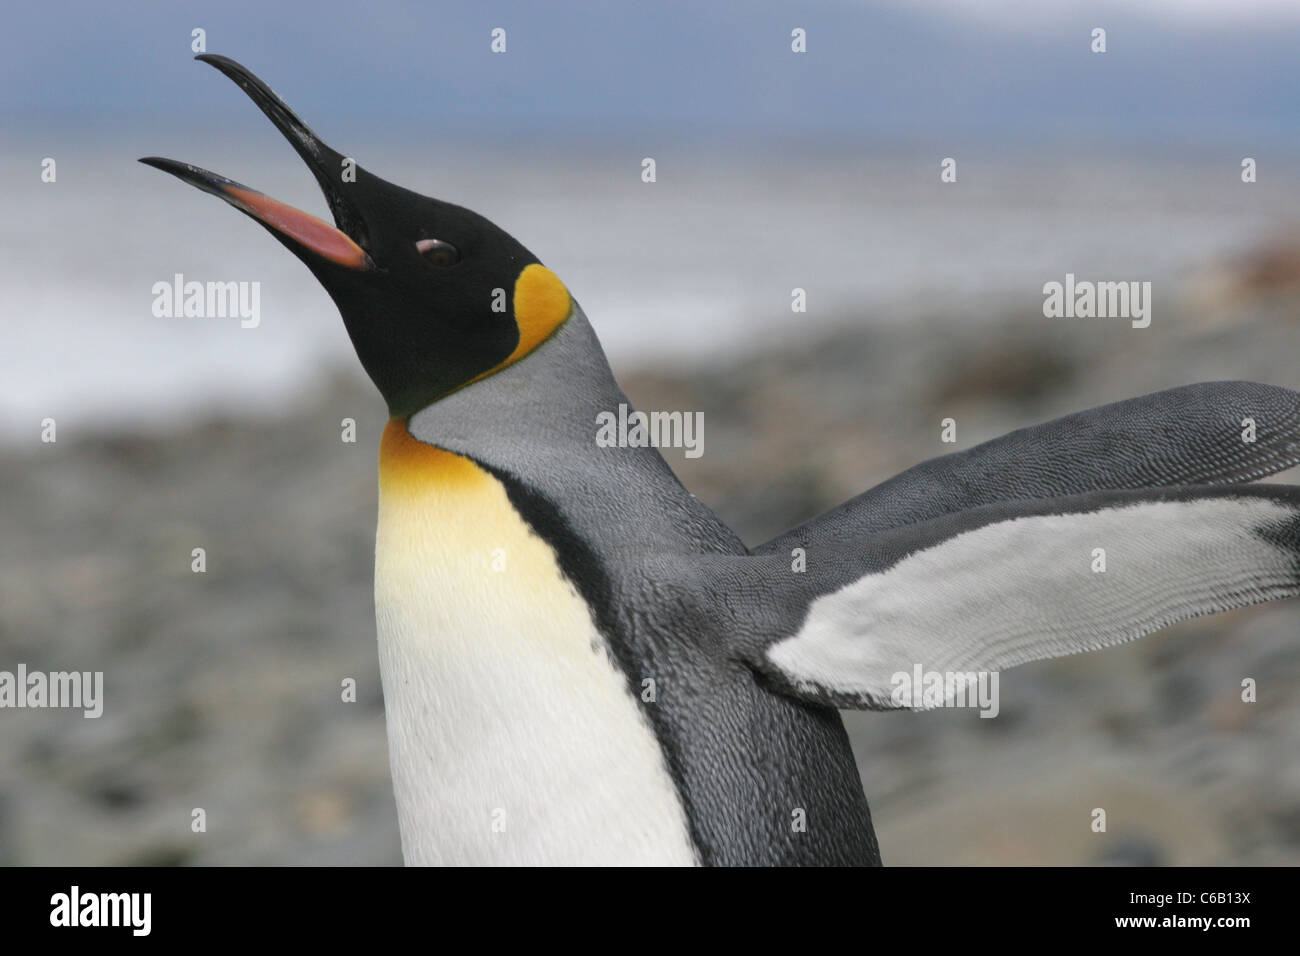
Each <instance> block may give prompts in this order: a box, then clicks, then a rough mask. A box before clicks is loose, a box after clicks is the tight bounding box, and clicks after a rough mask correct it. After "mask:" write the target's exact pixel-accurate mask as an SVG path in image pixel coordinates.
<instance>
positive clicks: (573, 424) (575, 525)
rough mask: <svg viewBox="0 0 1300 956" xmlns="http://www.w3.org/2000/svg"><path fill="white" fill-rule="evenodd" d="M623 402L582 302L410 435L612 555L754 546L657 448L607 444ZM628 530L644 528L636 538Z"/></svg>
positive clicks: (422, 417) (435, 408) (416, 422)
mask: <svg viewBox="0 0 1300 956" xmlns="http://www.w3.org/2000/svg"><path fill="white" fill-rule="evenodd" d="M620 406H623V408H624V409H630V403H629V402H628V399H627V396H626V395H625V394H624V393H623V391H622V389H621V388H619V385H618V383H617V381H616V380H615V379H614V374H613V372H612V371H611V370H610V367H609V363H608V362H607V360H606V358H605V353H604V350H603V349H602V348H601V345H600V342H599V341H598V340H597V338H596V334H595V332H594V331H593V330H592V328H591V325H590V323H589V322H588V321H587V318H586V316H585V315H584V314H583V312H582V309H581V308H580V307H579V306H578V305H577V303H576V302H575V303H574V305H573V312H572V314H571V315H570V316H569V318H568V319H567V320H566V321H565V322H564V323H563V324H562V325H561V326H560V327H559V328H558V329H556V331H555V333H554V334H553V335H551V337H550V338H548V339H547V340H546V341H544V342H543V343H541V345H539V346H538V347H537V348H536V349H535V350H534V351H533V352H531V353H530V354H529V355H528V356H527V357H525V358H524V359H522V360H520V361H519V362H517V363H515V364H513V365H511V366H509V367H507V368H504V369H502V370H501V371H499V372H497V373H496V374H494V375H492V376H490V377H488V378H485V379H483V380H481V381H478V382H475V383H474V384H472V385H470V386H468V387H466V388H464V389H461V390H460V391H458V392H455V393H453V394H451V395H448V396H447V397H446V398H444V399H442V400H441V401H439V402H436V403H435V404H433V405H430V406H429V407H427V408H425V409H423V410H421V411H420V412H417V413H416V414H415V415H412V416H411V418H410V419H409V420H408V422H407V429H408V430H409V432H410V434H411V435H412V436H414V438H415V439H417V440H419V441H421V442H425V443H428V444H430V445H434V446H436V447H438V448H441V449H444V450H446V451H449V452H452V453H454V454H457V455H461V456H464V457H466V458H469V459H471V460H472V461H474V462H476V463H478V464H479V465H480V466H481V467H482V468H484V469H485V470H487V471H489V472H490V473H492V474H493V475H495V476H496V477H497V478H498V479H500V480H501V481H502V482H503V483H505V484H506V485H507V487H508V488H511V489H512V490H514V491H517V492H519V493H520V494H521V495H525V496H528V497H530V498H534V499H537V500H539V501H544V502H545V503H546V505H547V507H548V508H553V509H554V510H555V511H556V512H557V513H559V514H560V517H561V518H562V520H563V521H564V523H565V524H566V525H569V526H570V528H571V529H572V530H573V531H576V532H577V533H578V534H580V535H581V536H582V537H584V538H585V539H586V540H588V541H589V542H590V543H593V544H597V545H601V546H602V550H603V551H605V552H607V553H608V552H617V551H620V550H623V549H624V548H629V547H630V548H634V549H639V550H642V551H644V550H645V549H646V548H651V549H654V550H661V551H664V552H674V551H681V550H698V549H699V548H700V547H701V544H702V543H703V545H704V547H705V549H706V550H721V551H729V552H730V551H736V550H743V545H741V544H740V542H739V540H738V539H736V538H735V536H734V535H733V534H732V533H731V532H730V531H729V530H728V529H727V528H726V527H725V526H724V525H722V524H721V522H719V521H718V520H717V518H716V517H714V516H713V514H712V512H710V511H709V510H708V508H706V507H705V506H704V505H702V504H701V503H700V502H698V501H697V500H696V499H695V497H694V496H693V495H691V494H690V493H689V492H687V491H686V489H685V488H683V487H682V484H681V482H680V481H678V479H677V476H676V475H675V474H673V471H672V469H671V468H669V467H668V463H667V462H666V461H664V459H663V456H662V455H660V453H659V451H658V449H656V448H653V447H648V446H646V447H601V446H600V445H599V444H598V442H597V434H598V431H599V428H600V425H601V422H602V421H603V420H604V418H603V417H602V416H606V417H607V416H608V415H610V414H611V413H612V414H613V415H615V416H618V415H619V413H620ZM615 517H617V519H619V520H617V521H611V520H610V519H611V518H615ZM615 525H617V526H618V527H614V526H615ZM619 527H621V528H622V529H623V533H622V534H620V532H619ZM629 528H634V529H636V536H635V538H634V539H631V540H629V539H628V538H627V537H626V530H627V529H629Z"/></svg>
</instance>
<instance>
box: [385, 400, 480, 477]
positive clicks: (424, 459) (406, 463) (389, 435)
mask: <svg viewBox="0 0 1300 956" xmlns="http://www.w3.org/2000/svg"><path fill="white" fill-rule="evenodd" d="M491 480H492V476H491V475H489V474H487V472H485V471H483V469H481V468H479V466H478V465H476V464H474V462H472V461H470V460H469V459H468V458H464V457H462V456H460V455H457V454H455V453H454V452H450V451H445V450H443V449H441V448H437V447H435V446H434V445H430V444H427V443H426V442H422V441H420V440H419V439H417V438H413V437H411V433H410V432H409V431H407V430H406V422H405V421H404V420H402V419H400V418H393V419H389V422H388V424H387V425H385V426H384V434H383V437H382V438H380V440H379V492H380V494H381V495H383V496H385V497H387V496H406V495H419V494H425V493H428V492H430V491H433V490H435V489H438V490H441V491H452V490H455V489H469V488H473V487H475V486H477V485H480V484H484V483H486V482H490V481H491Z"/></svg>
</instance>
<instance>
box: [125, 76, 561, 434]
mask: <svg viewBox="0 0 1300 956" xmlns="http://www.w3.org/2000/svg"><path fill="white" fill-rule="evenodd" d="M196 59H199V60H202V61H203V62H205V63H208V64H210V65H212V66H214V67H216V68H217V69H218V70H220V71H221V72H222V73H224V74H226V76H228V77H230V78H231V79H232V80H234V81H235V82H236V83H237V84H238V85H239V86H240V87H241V88H242V89H243V90H244V92H245V93H247V94H248V95H249V97H250V98H251V99H252V100H253V101H254V102H255V103H256V104H257V105H258V106H259V107H260V108H261V109H262V111H263V112H264V113H265V114H266V115H267V116H268V117H269V118H270V120H271V122H272V123H274V124H275V126H276V128H277V129H279V130H280V132H281V133H283V134H284V136H285V138H286V139H288V140H289V142H290V143H291V144H292V145H293V147H294V149H296V150H297V152H298V154H299V155H300V156H301V157H302V159H303V160H304V161H305V162H306V163H307V165H308V167H309V168H310V169H311V171H312V173H313V174H314V175H315V176H316V180H317V182H318V183H319V184H320V187H321V189H322V191H323V192H324V193H325V199H326V201H327V202H328V203H329V207H330V211H331V213H332V214H333V217H334V223H335V224H334V225H333V226H331V225H330V224H329V223H327V222H324V221H323V220H321V219H317V218H316V217H315V216H312V215H310V214H309V213H305V212H302V211H301V210H298V209H295V208H293V207H292V206H289V205H286V204H285V203H282V202H279V201H278V200H276V199H272V198H271V197H270V196H267V195H265V194H264V193H260V192H257V191H256V190H253V189H250V188H248V187H247V186H243V185H241V184H239V183H237V182H235V181H233V180H230V179H227V178H225V177H224V176H219V175H217V174H216V173H212V172H209V171H207V170H205V169H200V168H199V167H197V166H191V165H189V164H188V163H179V162H176V161H175V160H170V159H160V158H157V157H148V158H145V159H142V160H141V162H142V163H146V164H148V165H150V166H153V167H156V168H158V169H161V170H163V171H165V172H168V173H171V174H172V175H174V176H176V177H177V178H179V179H182V180H184V181H185V182H187V183H190V184H191V185H193V186H196V187H198V188H199V189H202V190H203V191H205V192H208V193H211V194H213V195H215V196H217V197H219V198H221V199H224V200H225V201H226V202H228V203H230V204H231V205H232V206H234V207H235V208H237V209H239V210H240V211H241V212H243V213H245V214H246V215H248V216H251V217H252V218H253V219H255V220H257V221H258V222H259V223H261V224H262V225H263V226H265V227H266V229H267V230H268V231H269V232H270V233H271V234H272V235H273V236H275V237H276V239H278V240H279V241H280V242H281V243H282V244H283V245H284V246H285V247H286V248H288V249H289V250H290V251H291V252H292V253H293V254H294V255H296V256H297V257H298V258H299V259H301V260H302V261H303V262H304V263H305V264H306V265H307V267H308V268H309V269H311V271H312V273H313V274H314V275H315V276H316V278H317V279H318V280H319V281H320V283H321V285H323V286H324V287H325V289H326V291H327V292H328V293H329V294H330V296H331V298H333V299H334V302H335V304H336V305H337V306H338V308H339V312H340V313H341V314H342V316H343V321H344V324H345V325H346V326H347V330H348V335H349V337H350V338H351V339H352V344H353V346H354V347H355V349H356V351H357V355H358V357H359V358H360V359H361V364H362V365H363V366H364V368H365V370H366V372H367V374H368V375H369V376H370V378H371V380H372V381H373V382H374V383H375V385H376V387H378V389H379V391H380V393H381V394H382V395H383V396H384V399H385V401H386V402H387V403H388V409H389V413H390V414H391V415H392V416H393V417H395V418H406V417H409V416H410V415H412V414H414V413H415V412H417V411H419V410H420V409H422V408H424V407H426V406H428V405H430V404H432V403H433V402H435V401H437V400H438V399H439V398H442V397H443V396H444V395H447V394H449V393H450V392H453V391H455V390H457V389H459V388H461V387H463V386H465V385H468V384H470V383H472V382H476V381H478V380H480V379H483V378H486V377H488V376H489V375H491V374H493V373H494V372H496V371H499V370H500V369H502V368H504V367H505V366H507V365H510V364H512V363H513V362H515V361H518V360H519V359H521V358H523V357H524V356H525V355H527V354H528V353H529V352H531V351H532V350H533V349H534V348H536V347H537V346H538V345H539V344H541V342H542V341H544V340H545V339H546V338H547V337H548V336H549V335H550V334H551V333H552V332H553V331H555V329H556V328H558V327H559V326H560V325H561V324H562V323H563V322H564V321H565V319H567V318H568V317H569V315H570V313H571V311H572V308H573V303H572V300H571V299H570V296H569V293H568V290H567V289H566V288H565V287H564V285H563V283H561V282H560V280H559V279H558V278H556V276H555V275H554V274H553V273H551V272H550V270H548V269H546V268H545V267H544V266H543V265H542V264H541V263H540V262H538V260H537V257H536V256H534V255H533V254H532V253H530V252H529V251H528V250H527V249H525V248H524V247H523V245H521V244H520V243H519V242H518V241H516V240H515V239H514V238H513V237H512V236H510V235H509V234H508V233H507V232H505V230H503V229H501V228H499V227H497V226H496V225H494V224H493V223H491V222H490V221H488V220H487V219H485V218H484V217H483V216H480V215H479V214H477V213H475V212H472V211H470V210H468V209H465V208H463V207H461V206H456V205H453V204H452V203H448V202H443V201H441V200H438V199H431V198H429V197H427V196H421V195H419V194H418V193H414V192H411V191H410V190H408V189H403V188H402V187H401V186H396V185H394V184H392V183H389V182H386V181H385V180H383V179H380V178H379V177H378V176H375V175H373V174H371V173H369V172H367V171H366V170H364V169H362V168H361V167H359V166H358V165H356V163H355V162H354V161H353V160H351V159H350V158H348V157H345V156H344V155H343V154H341V153H338V152H336V151H335V150H333V149H331V148H330V147H328V146H326V145H325V144H324V143H323V142H322V141H321V140H320V138H319V137H317V136H316V134H315V133H313V132H312V131H311V130H310V129H309V128H308V127H307V126H306V124H304V123H303V122H302V120H300V119H299V118H298V117H297V115H295V114H294V112H293V111H292V110H290V109H289V107H288V106H287V105H285V103H284V102H283V101H282V100H281V99H280V98H279V97H278V96H277V95H276V94H275V93H273V92H272V91H271V89H270V88H269V87H268V86H267V85H266V84H265V83H263V82H262V81H261V80H260V79H258V78H257V77H256V76H254V75H253V74H252V73H251V72H249V71H248V70H247V69H245V68H244V67H243V66H241V65H240V64H238V63H236V62H235V61H234V60H231V59H228V58H227V57H221V56H215V55H211V54H200V55H199V56H198V57H196Z"/></svg>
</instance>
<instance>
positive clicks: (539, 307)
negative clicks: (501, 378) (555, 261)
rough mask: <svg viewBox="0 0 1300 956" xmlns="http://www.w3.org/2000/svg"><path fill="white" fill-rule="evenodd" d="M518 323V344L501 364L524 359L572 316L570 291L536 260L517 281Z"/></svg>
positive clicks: (516, 315) (516, 313) (516, 320)
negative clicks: (570, 314) (570, 313)
mask: <svg viewBox="0 0 1300 956" xmlns="http://www.w3.org/2000/svg"><path fill="white" fill-rule="evenodd" d="M514 301H515V322H516V324H518V326H519V344H518V345H516V346H515V350H514V351H513V352H511V353H510V357H509V358H508V359H506V360H505V361H504V362H502V363H501V365H502V366H504V365H509V364H510V363H511V362H515V361H518V360H519V359H521V358H523V357H524V356H525V355H527V354H528V353H529V352H531V351H532V350H533V349H535V348H537V346H539V345H541V343H542V341H543V340H544V339H545V338H546V337H547V336H548V335H550V334H551V333H552V332H554V331H555V329H556V327H557V326H558V325H559V324H560V323H561V322H563V321H564V320H565V319H567V318H568V317H569V312H570V311H571V310H572V309H573V302H572V300H570V298H569V290H568V289H566V288H565V287H564V283H563V282H561V281H560V280H559V278H557V277H556V275H555V273H554V272H552V271H551V270H550V269H548V268H546V266H544V265H541V264H539V263H536V262H534V263H533V264H532V265H530V266H528V267H527V268H525V269H524V271H523V272H521V273H519V278H518V279H516V280H515V299H514Z"/></svg>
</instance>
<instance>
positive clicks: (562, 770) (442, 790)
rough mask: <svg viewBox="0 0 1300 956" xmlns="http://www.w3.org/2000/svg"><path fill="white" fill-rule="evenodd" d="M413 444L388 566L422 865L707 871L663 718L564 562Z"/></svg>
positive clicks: (407, 825)
mask: <svg viewBox="0 0 1300 956" xmlns="http://www.w3.org/2000/svg"><path fill="white" fill-rule="evenodd" d="M391 428H392V426H391V425H390V429H391ZM413 441H414V440H413V439H410V438H409V436H407V435H406V434H405V429H404V428H403V429H402V434H401V435H400V436H392V439H391V441H390V436H389V434H388V433H387V432H386V433H385V448H384V450H383V453H382V454H381V482H380V485H381V492H380V507H379V530H378V537H377V542H376V553H375V606H376V617H377V623H378V633H379V664H380V672H381V675H382V678H383V686H384V704H385V709H386V711H387V717H388V746H389V758H390V762H391V764H392V771H393V789H394V791H395V794H396V797H397V809H398V817H399V821H400V825H401V831H402V852H403V855H404V857H405V859H406V862H407V863H408V864H634V863H635V864H691V863H693V862H694V861H695V855H694V851H693V849H692V846H691V842H690V839H689V836H688V831H687V825H686V818H685V813H684V811H683V809H682V806H681V802H680V800H679V798H678V795H677V791H676V788H675V786H674V785H673V782H672V779H671V778H670V776H669V774H668V771H667V767H666V764H665V761H664V757H663V753H662V751H661V749H660V747H659V744H658V741H657V740H656V738H655V736H654V734H653V732H652V731H651V728H650V724H649V721H648V719H647V717H646V715H645V714H644V713H642V712H641V707H642V706H654V705H653V704H649V705H643V704H641V702H640V701H639V700H637V698H636V697H635V696H634V695H633V694H632V693H631V692H630V690H629V689H628V685H627V681H626V679H625V678H624V676H623V674H622V672H621V671H620V670H619V669H618V668H617V666H616V665H615V664H614V662H613V661H612V660H611V659H610V657H609V654H608V651H607V650H606V646H605V642H604V640H603V638H602V637H601V635H600V634H599V633H598V632H597V630H596V629H595V627H594V625H593V622H592V619H591V615H590V613H589V612H588V608H587V606H586V604H585V603H584V602H583V600H582V599H581V598H580V597H579V596H578V594H577V593H576V591H574V590H573V588H572V587H571V586H570V585H569V584H568V583H567V582H566V581H565V580H564V578H563V577H562V576H561V575H560V571H559V567H558V565H557V563H556V560H555V555H554V552H553V551H552V549H551V548H550V546H549V545H547V544H546V543H545V542H544V541H543V540H542V539H541V538H539V537H537V536H536V535H535V534H534V533H533V532H532V531H531V530H530V529H529V528H528V526H527V525H526V524H525V523H524V522H523V521H522V520H521V519H520V518H519V517H518V515H517V513H516V512H515V511H514V510H513V508H512V507H511V506H510V504H509V501H508V499H507V498H506V494H505V489H504V488H503V487H502V486H501V484H500V483H499V482H498V481H497V480H496V479H495V478H493V477H492V476H490V475H488V474H487V473H485V472H483V471H482V470H480V469H478V468H477V466H475V465H473V464H472V463H470V462H468V461H467V460H466V459H463V458H458V457H456V456H452V455H450V454H448V453H446V452H440V451H438V450H437V449H433V448H431V447H430V446H427V445H424V446H421V449H429V451H431V452H433V453H434V456H433V457H430V456H428V455H426V454H425V453H424V452H423V451H422V450H420V449H417V450H415V452H414V455H412V454H411V449H409V448H407V447H406V443H408V442H413ZM395 445H400V446H401V447H400V448H399V449H398V452H399V453H398V454H393V453H392V452H393V450H394V446H395ZM436 456H445V458H442V459H439V458H437V457H436Z"/></svg>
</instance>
